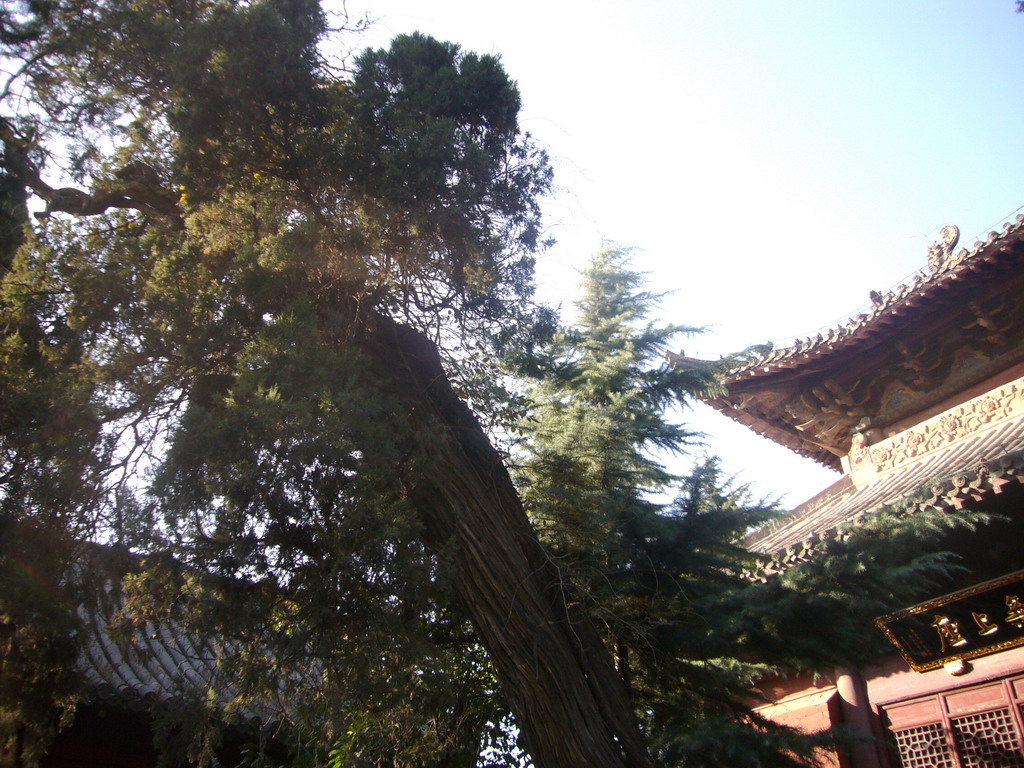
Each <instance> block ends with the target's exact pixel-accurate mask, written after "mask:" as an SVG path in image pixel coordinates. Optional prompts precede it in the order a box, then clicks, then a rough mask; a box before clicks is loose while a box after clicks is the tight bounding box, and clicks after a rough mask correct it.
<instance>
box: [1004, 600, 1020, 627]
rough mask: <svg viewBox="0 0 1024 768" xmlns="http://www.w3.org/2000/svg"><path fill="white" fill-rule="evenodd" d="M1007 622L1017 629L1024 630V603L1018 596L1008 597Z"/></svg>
mask: <svg viewBox="0 0 1024 768" xmlns="http://www.w3.org/2000/svg"><path fill="white" fill-rule="evenodd" d="M1006 620H1007V621H1008V622H1010V623H1011V624H1013V626H1015V627H1016V628H1017V629H1024V603H1022V602H1021V601H1020V598H1019V597H1017V596H1016V595H1007V596H1006Z"/></svg>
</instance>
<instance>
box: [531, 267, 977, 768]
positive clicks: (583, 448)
mask: <svg viewBox="0 0 1024 768" xmlns="http://www.w3.org/2000/svg"><path fill="white" fill-rule="evenodd" d="M657 298H658V297H657V295H655V294H652V293H650V292H648V291H646V290H645V289H644V287H643V276H642V275H641V274H639V273H637V272H635V271H633V270H632V269H631V268H630V264H629V254H628V252H627V251H625V250H623V249H621V248H615V247H606V248H604V249H602V250H601V251H600V252H599V253H598V254H597V256H596V257H595V258H594V259H593V260H592V262H591V263H590V265H589V267H588V268H587V269H586V270H585V271H584V273H583V284H582V298H581V300H580V301H579V303H578V305H577V319H576V323H575V324H574V325H573V326H572V327H571V328H568V329H566V330H564V331H562V332H561V333H559V334H558V335H557V336H556V337H555V339H554V341H553V343H552V344H551V345H550V346H549V347H548V348H547V350H546V355H542V356H541V357H542V359H543V360H545V364H544V365H543V370H544V373H543V375H542V377H541V378H540V379H539V381H538V382H537V384H536V386H535V387H534V389H533V390H532V392H531V397H532V401H533V402H534V404H535V405H534V407H533V409H532V411H531V412H530V414H529V418H528V419H527V420H525V421H524V423H523V425H522V432H523V436H524V438H525V446H526V447H525V451H524V454H523V460H522V463H521V466H520V482H521V485H522V488H523V497H524V500H525V502H526V505H527V510H528V511H529V513H530V514H531V516H532V519H533V520H534V522H535V524H536V526H537V527H538V530H539V531H540V533H541V536H542V538H543V539H544V541H545V543H546V544H547V545H548V547H549V548H550V551H551V555H552V559H553V560H554V562H556V563H557V564H558V566H559V568H561V569H562V573H563V576H564V579H565V581H566V584H567V589H571V590H574V592H573V593H574V594H578V595H579V599H580V600H582V601H583V602H584V603H585V605H586V606H587V609H588V611H589V612H590V614H591V616H592V617H593V619H594V621H595V623H596V624H597V625H598V626H599V627H600V628H601V631H602V635H603V639H604V642H605V643H606V644H607V645H608V647H609V648H610V649H612V650H613V652H614V655H615V659H616V663H617V668H618V671H619V673H620V675H621V676H622V677H623V679H624V681H625V683H626V684H627V685H628V687H629V689H630V694H631V697H632V703H633V706H634V708H635V711H636V713H637V717H638V718H639V719H640V721H641V723H642V724H643V728H644V731H645V733H646V734H647V736H648V739H649V744H650V746H651V749H652V751H653V753H654V756H655V759H656V761H657V763H658V764H659V765H666V766H669V765H671V766H720V767H721V768H726V766H728V767H729V768H737V767H738V766H751V767H752V768H753V767H754V766H779V767H780V768H782V767H787V768H790V767H792V766H796V765H805V764H808V763H813V762H814V760H815V758H816V749H818V748H819V747H821V746H824V745H833V744H835V743H836V741H835V735H834V734H829V733H824V734H817V735H808V734H800V733H797V732H795V731H792V730H790V729H788V728H784V727H780V726H777V725H774V724H772V723H770V722H768V721H766V720H764V719H763V718H761V717H759V716H758V715H757V714H756V713H755V712H754V711H753V709H752V706H754V705H756V704H757V703H758V697H757V693H756V690H755V689H754V685H755V684H756V682H757V681H758V680H759V679H762V678H765V677H769V676H772V675H776V674H780V673H793V672H797V671H817V672H826V673H827V672H831V671H832V669H833V668H834V666H835V665H838V664H849V663H853V662H855V661H856V660H862V659H866V658H870V657H871V655H872V654H874V653H878V652H879V651H880V649H881V648H882V647H883V646H882V644H881V643H880V642H879V641H880V637H879V635H878V633H877V632H875V631H874V629H873V625H872V619H873V617H874V616H876V615H878V614H880V613H882V612H884V611H885V610H887V609H888V608H890V607H892V606H894V605H896V604H898V603H899V601H901V600H904V601H909V600H910V599H912V597H914V596H915V595H917V594H920V590H921V588H922V587H923V586H925V587H928V586H933V584H934V582H933V580H934V579H936V578H941V575H942V574H943V573H944V572H945V571H946V569H947V565H948V564H947V563H946V562H945V559H944V557H943V555H942V554H937V553H935V549H936V544H937V542H938V541H940V540H941V536H942V535H943V534H944V533H945V532H946V531H948V529H949V527H950V526H953V525H958V524H961V523H967V524H972V523H974V522H978V520H979V519H980V518H977V517H975V518H971V517H970V516H968V517H966V518H963V519H961V520H959V521H957V520H952V519H949V517H948V516H943V515H941V514H923V515H918V516H915V517H914V518H913V519H910V518H905V517H901V515H900V514H899V512H898V511H894V512H892V513H888V514H879V515H878V516H877V517H875V518H874V519H872V520H871V521H870V522H869V523H868V524H867V525H865V526H864V527H863V528H861V529H860V530H859V531H858V532H857V533H855V534H853V535H851V536H850V537H849V538H847V539H845V540H844V541H840V542H834V543H833V544H831V545H826V546H823V552H822V554H821V556H820V557H819V558H817V559H816V560H815V561H814V562H812V563H807V564H803V565H801V566H797V567H794V568H792V569H791V570H790V571H789V572H787V573H786V574H783V575H779V576H776V577H774V578H772V579H770V580H769V581H767V582H763V583H762V582H760V581H753V580H751V578H750V574H751V572H752V571H754V570H756V565H757V559H756V558H755V557H754V556H753V555H752V554H751V553H750V552H749V551H747V550H746V549H745V548H744V547H743V545H742V538H743V536H744V535H745V534H746V533H747V532H748V531H750V530H751V528H753V527H755V526H757V525H759V524H762V523H764V522H766V521H767V520H768V519H770V518H771V517H773V516H775V515H776V514H778V513H779V512H778V510H777V509H776V508H775V507H774V506H773V505H771V504H766V503H763V502H757V501H755V500H753V499H752V498H751V497H750V495H749V493H748V492H747V491H746V489H744V488H743V487H734V486H733V484H732V482H731V481H730V480H729V479H728V478H726V477H724V476H723V475H722V472H721V470H720V469H719V466H718V462H717V460H714V459H708V460H705V461H703V462H699V463H698V464H697V466H696V467H695V468H694V469H693V470H692V471H691V472H690V473H689V474H688V475H687V476H685V477H676V476H673V475H672V474H671V473H670V472H668V471H667V470H666V468H665V466H664V464H663V463H662V462H663V460H664V457H665V454H666V453H678V452H680V451H682V450H684V449H688V448H690V449H692V448H693V447H695V446H694V442H695V438H697V437H698V436H695V435H693V434H692V433H690V432H688V431H687V430H686V429H684V428H683V427H681V426H680V425H679V424H678V423H676V422H675V421H673V416H674V406H676V405H678V404H680V403H683V402H685V399H686V398H687V397H689V396H691V395H693V394H695V393H697V392H700V391H702V390H703V391H707V390H709V389H711V388H714V387H715V386H716V372H717V370H718V369H719V366H725V365H728V364H729V361H728V360H725V361H722V362H721V363H717V362H716V363H699V362H697V363H693V362H691V363H690V364H689V365H688V366H683V367H678V366H672V365H670V364H669V361H668V360H667V359H666V357H668V356H666V354H665V352H666V349H667V348H668V347H669V345H670V344H672V342H673V341H674V337H676V336H677V335H679V334H680V333H682V332H692V331H693V330H694V329H692V328H680V327H675V326H658V325H655V324H652V323H651V322H650V321H649V319H648V318H649V316H650V314H651V313H652V311H653V310H654V309H655V307H656V302H657ZM671 357H673V358H674V357H675V356H674V355H673V356H671ZM922 553H924V554H922ZM576 590H578V591H576ZM822 617H828V620H827V621H822Z"/></svg>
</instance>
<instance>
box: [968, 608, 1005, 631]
mask: <svg viewBox="0 0 1024 768" xmlns="http://www.w3.org/2000/svg"><path fill="white" fill-rule="evenodd" d="M971 616H972V617H973V618H974V623H975V624H977V625H978V630H979V631H978V634H979V635H993V634H995V633H996V632H998V631H999V625H998V624H996V623H995V622H994V621H992V619H990V618H989V617H988V614H987V613H976V612H974V611H972V612H971Z"/></svg>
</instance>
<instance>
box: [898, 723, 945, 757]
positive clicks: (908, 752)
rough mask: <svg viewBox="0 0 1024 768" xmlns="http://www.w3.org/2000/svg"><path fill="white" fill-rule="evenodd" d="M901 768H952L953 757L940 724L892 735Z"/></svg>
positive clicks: (921, 726) (908, 729) (922, 726)
mask: <svg viewBox="0 0 1024 768" xmlns="http://www.w3.org/2000/svg"><path fill="white" fill-rule="evenodd" d="M893 736H894V737H895V739H896V750H897V751H898V752H899V756H900V762H901V763H902V765H903V768H953V755H952V754H951V752H950V750H949V744H948V743H947V742H946V734H945V730H944V729H943V727H942V723H930V724H929V725H919V726H917V727H916V728H907V729H906V730H904V731H896V732H894V733H893Z"/></svg>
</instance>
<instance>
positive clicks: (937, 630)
mask: <svg viewBox="0 0 1024 768" xmlns="http://www.w3.org/2000/svg"><path fill="white" fill-rule="evenodd" d="M875 624H877V625H878V627H879V629H881V630H882V631H883V632H884V633H885V634H886V636H887V637H888V638H889V640H891V641H892V643H893V645H895V646H896V648H897V649H898V650H899V652H900V653H901V654H902V655H903V658H905V659H906V660H907V663H908V664H910V666H911V668H912V669H914V670H916V671H918V672H926V671H928V670H929V669H935V668H936V667H941V666H942V665H943V664H947V663H949V662H951V661H955V660H957V659H973V658H975V657H978V656H984V655H985V654H989V653H994V652H996V651H1001V650H1004V649H1006V648H1013V647H1014V646H1017V645H1024V571H1017V572H1016V573H1011V574H1007V575H1006V576H1002V577H1000V578H998V579H993V580H992V581H986V582H983V583H981V584H976V585H974V586H973V587H970V588H968V589H963V590H960V591H959V592H951V593H950V594H948V595H943V596H942V597H937V598H935V599H934V600H928V601H927V602H924V603H920V604H919V605H914V606H911V607H910V608H904V609H903V610H901V611H897V612H896V613H891V614H889V615H888V616H882V617H880V618H878V619H876V620H875Z"/></svg>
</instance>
